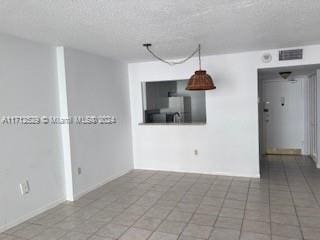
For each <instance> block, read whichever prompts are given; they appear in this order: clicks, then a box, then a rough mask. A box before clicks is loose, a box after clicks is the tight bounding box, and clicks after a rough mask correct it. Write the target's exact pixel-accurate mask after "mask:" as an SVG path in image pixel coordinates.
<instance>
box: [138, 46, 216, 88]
mask: <svg viewBox="0 0 320 240" xmlns="http://www.w3.org/2000/svg"><path fill="white" fill-rule="evenodd" d="M151 46H152V44H151V43H145V44H143V47H145V48H146V49H147V50H148V52H150V53H151V55H152V56H153V57H155V58H156V59H158V60H159V61H161V62H164V63H166V64H169V65H170V66H173V65H177V64H182V63H185V62H186V61H188V60H189V59H190V58H192V57H193V56H194V55H196V54H197V53H198V58H199V70H197V71H195V73H194V74H193V75H192V76H191V78H190V79H189V81H188V85H187V87H186V90H190V91H196V90H198V91H199V90H200V91H204V90H211V89H216V86H215V85H214V83H213V80H212V78H211V76H210V75H209V74H207V72H206V71H205V70H202V69H201V46H200V44H199V46H198V47H197V49H196V50H195V51H193V52H192V53H191V54H190V55H189V56H188V57H186V58H185V59H182V60H180V61H167V60H165V59H163V58H161V57H159V56H157V55H156V54H155V53H154V52H153V51H152V50H151V49H150V47H151Z"/></svg>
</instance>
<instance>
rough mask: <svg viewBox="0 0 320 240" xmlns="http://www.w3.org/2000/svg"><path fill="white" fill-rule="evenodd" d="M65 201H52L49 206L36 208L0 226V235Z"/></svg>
mask: <svg viewBox="0 0 320 240" xmlns="http://www.w3.org/2000/svg"><path fill="white" fill-rule="evenodd" d="M65 201H66V199H65V197H64V198H61V199H58V200H56V201H53V202H51V203H49V204H47V205H45V206H43V207H41V208H38V209H36V210H33V211H31V212H30V213H28V214H26V215H24V216H22V217H20V218H18V219H16V220H14V221H12V222H9V223H5V224H4V225H2V226H0V233H2V232H4V231H6V230H8V229H10V228H12V227H14V226H17V225H19V224H21V223H23V222H25V221H27V220H29V219H31V218H33V217H35V216H37V215H39V214H41V213H43V212H45V211H47V210H49V209H51V208H54V207H56V206H58V205H59V204H61V203H63V202H65Z"/></svg>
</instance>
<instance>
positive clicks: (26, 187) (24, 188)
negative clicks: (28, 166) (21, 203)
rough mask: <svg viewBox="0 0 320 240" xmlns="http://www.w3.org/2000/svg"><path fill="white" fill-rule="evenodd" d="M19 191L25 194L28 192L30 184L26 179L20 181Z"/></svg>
mask: <svg viewBox="0 0 320 240" xmlns="http://www.w3.org/2000/svg"><path fill="white" fill-rule="evenodd" d="M20 191H21V195H26V194H28V193H30V185H29V182H28V180H26V181H24V182H23V183H20Z"/></svg>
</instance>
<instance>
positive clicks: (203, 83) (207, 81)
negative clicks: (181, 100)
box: [186, 44, 216, 91]
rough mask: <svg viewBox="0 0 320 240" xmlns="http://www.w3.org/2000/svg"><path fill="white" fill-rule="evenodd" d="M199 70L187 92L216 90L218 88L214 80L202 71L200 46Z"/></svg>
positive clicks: (189, 84)
mask: <svg viewBox="0 0 320 240" xmlns="http://www.w3.org/2000/svg"><path fill="white" fill-rule="evenodd" d="M198 50H199V70H198V71H195V73H194V74H193V75H192V76H191V78H190V79H189V82H188V85H187V87H186V90H191V91H197V90H198V91H199V90H200V91H201V90H211V89H216V86H215V85H214V84H213V80H212V78H211V76H210V75H209V74H207V71H205V70H202V69H201V46H200V44H199V47H198Z"/></svg>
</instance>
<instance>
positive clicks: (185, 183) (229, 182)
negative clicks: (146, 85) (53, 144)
mask: <svg viewBox="0 0 320 240" xmlns="http://www.w3.org/2000/svg"><path fill="white" fill-rule="evenodd" d="M319 203H320V170H317V169H316V168H315V166H314V164H313V162H312V161H311V160H310V159H309V158H307V157H288V156H267V157H266V158H265V160H264V161H263V162H262V176H261V179H249V178H240V177H225V176H212V175H200V174H183V173H173V172H158V171H143V170H134V171H132V172H130V173H128V174H126V175H125V176H122V177H120V178H118V179H116V180H114V181H112V182H110V183H108V184H106V185H105V186H103V187H101V188H99V189H97V190H95V191H93V192H90V193H89V194H87V195H86V196H84V197H83V198H81V199H80V200H78V201H76V202H74V203H64V204H61V205H60V206H58V207H56V208H54V209H51V210H49V211H47V212H45V213H43V214H41V215H39V216H37V217H35V218H33V219H31V220H29V221H27V222H25V223H23V224H21V225H19V226H17V227H14V228H12V229H10V230H8V231H7V232H5V233H3V234H0V240H18V239H32V240H56V239H59V240H68V239H70V240H85V239H89V240H112V239H120V240H145V239H148V240H176V239H179V240H198V239H199V240H201V239H210V240H239V239H241V240H260V239H261V240H268V239H273V240H294V239H308V240H319V239H320V205H319Z"/></svg>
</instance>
